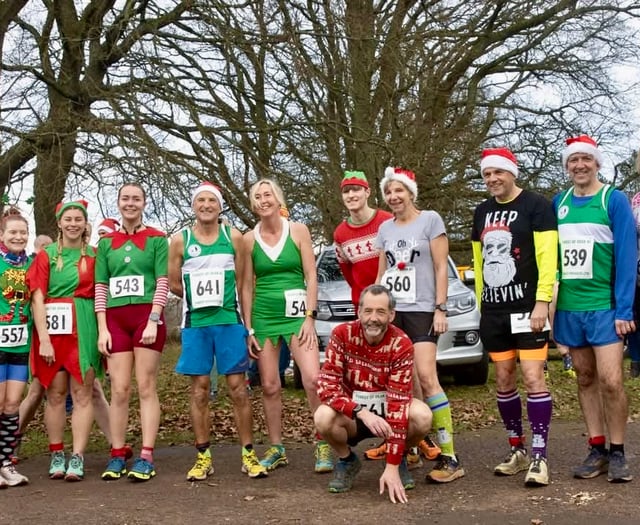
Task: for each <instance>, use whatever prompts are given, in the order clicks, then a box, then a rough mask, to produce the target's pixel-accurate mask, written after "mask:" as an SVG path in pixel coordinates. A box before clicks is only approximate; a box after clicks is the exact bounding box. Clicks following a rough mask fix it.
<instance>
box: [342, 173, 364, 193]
mask: <svg viewBox="0 0 640 525" xmlns="http://www.w3.org/2000/svg"><path fill="white" fill-rule="evenodd" d="M349 185H352V186H362V187H363V188H365V189H367V190H368V189H369V183H368V182H367V177H365V176H364V171H345V172H344V177H342V182H341V183H340V189H342V188H344V187H345V186H349Z"/></svg>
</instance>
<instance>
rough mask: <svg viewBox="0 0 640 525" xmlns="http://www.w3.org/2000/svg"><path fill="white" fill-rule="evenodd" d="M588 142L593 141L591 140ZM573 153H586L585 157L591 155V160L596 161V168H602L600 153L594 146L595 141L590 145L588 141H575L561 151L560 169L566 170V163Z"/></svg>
mask: <svg viewBox="0 0 640 525" xmlns="http://www.w3.org/2000/svg"><path fill="white" fill-rule="evenodd" d="M585 138H587V137H585ZM589 140H591V141H593V139H589ZM574 153H586V154H587V155H592V156H593V158H594V159H596V162H597V163H598V166H602V164H603V158H602V153H601V152H600V150H599V149H598V146H597V145H595V141H593V144H592V143H591V142H589V141H588V140H576V141H575V142H572V143H571V144H569V145H568V146H567V147H566V148H564V149H563V150H562V167H563V168H564V169H566V168H567V161H568V160H569V157H570V156H571V155H573V154H574Z"/></svg>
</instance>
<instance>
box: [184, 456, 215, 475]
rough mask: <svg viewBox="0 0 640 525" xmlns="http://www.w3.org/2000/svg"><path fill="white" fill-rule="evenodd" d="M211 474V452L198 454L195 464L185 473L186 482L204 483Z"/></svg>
mask: <svg viewBox="0 0 640 525" xmlns="http://www.w3.org/2000/svg"><path fill="white" fill-rule="evenodd" d="M212 474H213V460H212V459H211V451H210V450H209V449H207V450H206V451H204V452H198V455H197V457H196V462H195V464H194V465H193V467H191V470H190V471H189V472H187V481H204V480H205V479H207V478H208V477H209V476H211V475H212Z"/></svg>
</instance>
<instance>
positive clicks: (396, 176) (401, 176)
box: [380, 168, 418, 201]
mask: <svg viewBox="0 0 640 525" xmlns="http://www.w3.org/2000/svg"><path fill="white" fill-rule="evenodd" d="M394 180H395V181H398V182H401V183H402V184H404V185H405V186H406V187H407V189H408V190H409V191H410V192H411V194H412V195H413V200H414V201H415V200H416V199H417V198H418V185H417V184H416V174H415V173H413V171H409V170H405V169H404V168H387V169H385V170H384V178H383V179H382V181H381V182H380V190H381V191H382V193H383V194H384V190H385V188H386V187H387V184H389V183H390V182H391V181H394Z"/></svg>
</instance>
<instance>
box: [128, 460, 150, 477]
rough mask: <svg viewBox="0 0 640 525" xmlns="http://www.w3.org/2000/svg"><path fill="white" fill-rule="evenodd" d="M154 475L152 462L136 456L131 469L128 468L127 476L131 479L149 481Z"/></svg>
mask: <svg viewBox="0 0 640 525" xmlns="http://www.w3.org/2000/svg"><path fill="white" fill-rule="evenodd" d="M155 475H156V471H155V469H154V468H153V463H150V462H149V461H147V460H146V459H142V458H137V459H136V460H135V461H134V462H133V466H132V467H131V470H129V474H127V477H128V478H129V479H130V480H131V481H149V480H150V479H151V478H153V477H154V476H155Z"/></svg>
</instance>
